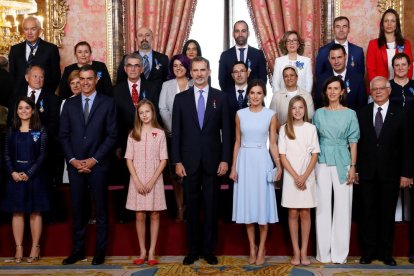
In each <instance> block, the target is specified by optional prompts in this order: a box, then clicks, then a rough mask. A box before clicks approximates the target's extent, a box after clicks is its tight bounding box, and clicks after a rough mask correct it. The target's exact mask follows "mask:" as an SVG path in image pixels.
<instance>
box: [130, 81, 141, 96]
mask: <svg viewBox="0 0 414 276" xmlns="http://www.w3.org/2000/svg"><path fill="white" fill-rule="evenodd" d="M133 84H137V91H138V98H139V93H140V92H141V78H140V79H139V80H138V81H137V82H135V83H134V82H132V81H130V80H129V79H128V87H129V94H130V95H131V97H132V85H133Z"/></svg>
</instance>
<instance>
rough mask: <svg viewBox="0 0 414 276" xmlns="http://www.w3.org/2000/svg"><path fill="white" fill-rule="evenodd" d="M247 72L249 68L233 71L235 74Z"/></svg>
mask: <svg viewBox="0 0 414 276" xmlns="http://www.w3.org/2000/svg"><path fill="white" fill-rule="evenodd" d="M246 72H247V70H240V71H233V74H235V75H238V74H244V73H246Z"/></svg>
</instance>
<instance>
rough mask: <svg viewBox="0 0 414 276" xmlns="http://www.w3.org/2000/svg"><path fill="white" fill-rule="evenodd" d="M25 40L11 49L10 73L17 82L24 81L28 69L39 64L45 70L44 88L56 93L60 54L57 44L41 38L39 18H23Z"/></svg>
mask: <svg viewBox="0 0 414 276" xmlns="http://www.w3.org/2000/svg"><path fill="white" fill-rule="evenodd" d="M22 26H23V35H24V38H25V41H23V42H21V43H19V44H16V45H13V46H12V47H11V49H10V54H9V62H10V74H11V75H12V76H13V78H14V80H15V81H16V82H17V83H24V77H25V74H26V69H27V68H28V67H29V66H30V65H38V66H40V67H42V68H43V70H44V71H45V80H44V86H43V87H44V88H45V89H46V90H47V91H49V92H50V93H52V94H54V93H55V90H56V88H57V86H58V84H59V81H60V56H59V51H58V48H57V46H56V45H55V44H52V43H49V42H46V41H44V40H43V39H41V38H40V35H41V33H42V28H41V24H40V21H39V19H37V18H36V17H34V16H28V17H26V18H25V19H24V20H23V23H22Z"/></svg>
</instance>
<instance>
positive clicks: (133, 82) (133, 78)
mask: <svg viewBox="0 0 414 276" xmlns="http://www.w3.org/2000/svg"><path fill="white" fill-rule="evenodd" d="M143 70H144V66H143V60H142V57H141V56H140V55H139V54H138V53H131V54H128V55H126V56H125V57H124V71H125V73H126V75H127V79H126V80H125V81H123V82H121V83H118V84H117V85H116V86H115V88H114V90H113V91H114V93H113V95H114V101H115V104H116V108H117V114H118V140H117V145H116V148H117V149H116V155H117V158H118V160H117V162H116V163H117V165H118V166H119V167H118V170H116V171H117V172H118V173H115V175H116V176H117V179H116V181H117V182H118V183H120V184H124V193H123V196H122V197H121V198H122V199H121V200H120V204H121V205H120V206H119V210H118V213H119V218H118V221H119V222H120V223H124V222H126V221H128V220H129V216H128V213H129V212H130V211H128V210H126V209H125V201H126V196H127V193H128V184H129V172H128V169H127V167H126V163H125V159H124V155H125V150H126V144H127V138H128V134H129V132H130V131H131V129H132V128H133V127H134V119H135V113H136V108H135V106H136V105H137V104H138V102H139V101H140V100H142V99H148V100H150V101H152V102H155V101H156V100H157V93H158V92H157V90H156V89H157V87H156V86H155V85H153V84H152V83H151V82H149V81H147V80H146V79H145V78H142V72H143ZM154 106H155V105H154ZM155 108H156V110H157V111H158V105H157V106H156V107H155ZM157 116H158V117H159V112H157ZM158 121H159V122H160V118H159V120H158Z"/></svg>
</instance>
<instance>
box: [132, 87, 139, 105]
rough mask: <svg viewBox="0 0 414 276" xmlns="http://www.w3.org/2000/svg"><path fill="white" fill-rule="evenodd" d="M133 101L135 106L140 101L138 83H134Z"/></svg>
mask: <svg viewBox="0 0 414 276" xmlns="http://www.w3.org/2000/svg"><path fill="white" fill-rule="evenodd" d="M132 102H133V103H134V105H135V106H137V104H138V102H139V96H138V90H137V84H136V83H134V84H133V85H132Z"/></svg>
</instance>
